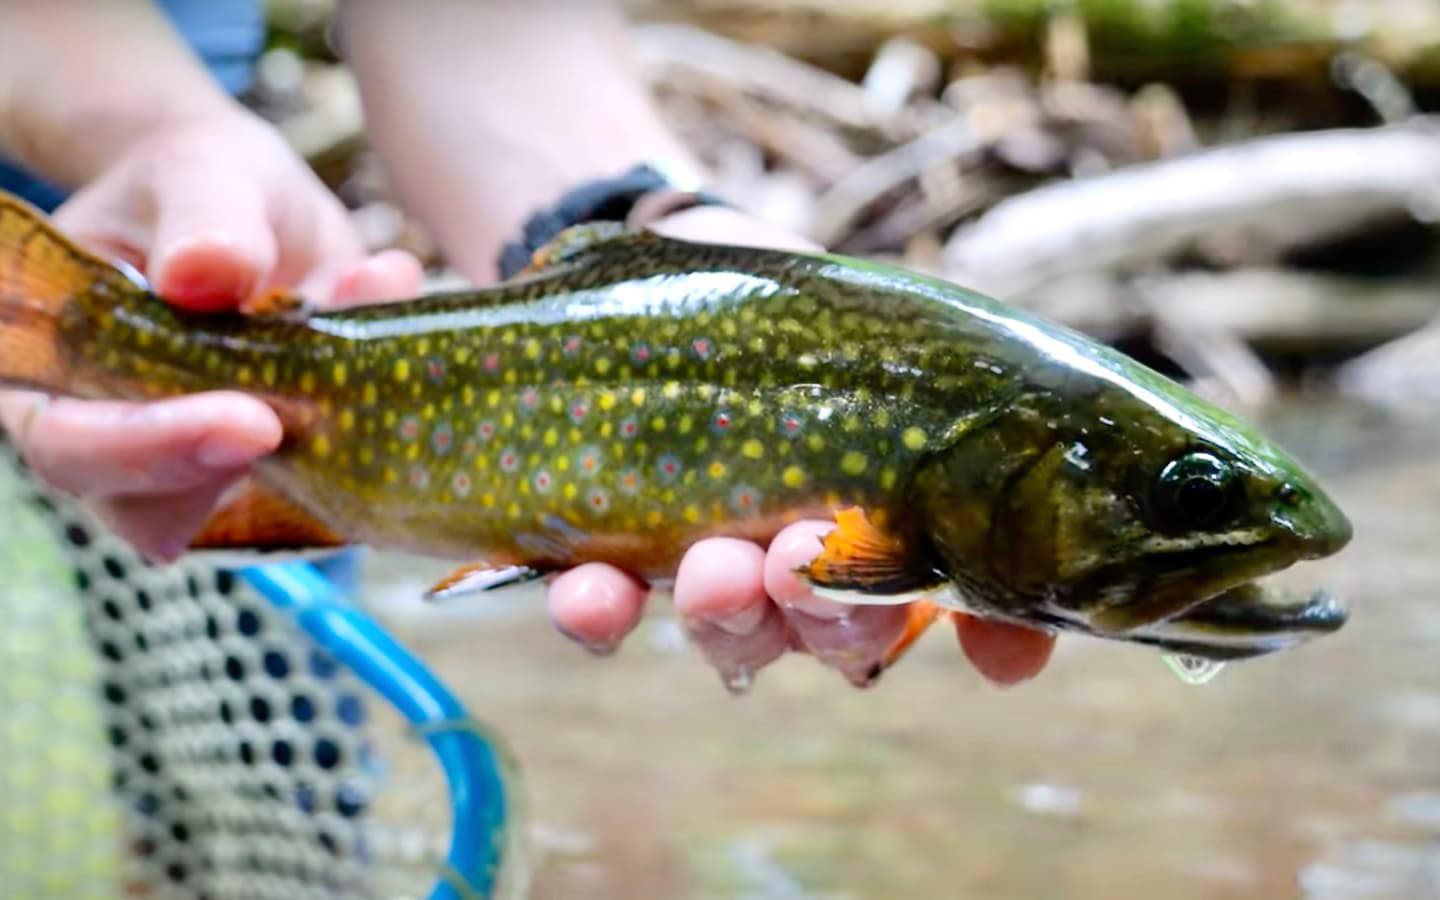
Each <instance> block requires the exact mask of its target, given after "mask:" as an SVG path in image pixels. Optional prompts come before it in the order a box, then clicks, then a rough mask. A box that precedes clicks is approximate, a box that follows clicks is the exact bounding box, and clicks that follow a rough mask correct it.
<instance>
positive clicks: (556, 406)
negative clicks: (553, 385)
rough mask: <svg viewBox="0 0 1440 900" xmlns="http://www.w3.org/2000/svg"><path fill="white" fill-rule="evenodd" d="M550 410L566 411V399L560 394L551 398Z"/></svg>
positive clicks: (555, 411)
mask: <svg viewBox="0 0 1440 900" xmlns="http://www.w3.org/2000/svg"><path fill="white" fill-rule="evenodd" d="M550 411H551V412H553V413H562V412H564V411H565V401H564V400H562V399H560V395H559V394H555V395H554V396H552V397H551V398H550Z"/></svg>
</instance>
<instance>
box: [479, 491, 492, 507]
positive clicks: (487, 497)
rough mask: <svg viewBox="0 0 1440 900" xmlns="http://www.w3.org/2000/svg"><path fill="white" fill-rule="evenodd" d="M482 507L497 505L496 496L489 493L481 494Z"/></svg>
mask: <svg viewBox="0 0 1440 900" xmlns="http://www.w3.org/2000/svg"><path fill="white" fill-rule="evenodd" d="M480 505H481V506H494V505H495V495H494V494H489V493H486V494H481V495H480Z"/></svg>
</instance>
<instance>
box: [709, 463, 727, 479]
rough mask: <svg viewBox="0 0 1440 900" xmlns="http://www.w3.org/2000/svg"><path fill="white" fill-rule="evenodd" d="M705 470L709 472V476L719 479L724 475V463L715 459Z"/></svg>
mask: <svg viewBox="0 0 1440 900" xmlns="http://www.w3.org/2000/svg"><path fill="white" fill-rule="evenodd" d="M707 471H708V472H709V473H710V477H711V478H713V479H715V480H716V481H719V480H720V479H722V478H724V477H725V464H724V463H723V462H721V461H720V460H718V459H717V460H715V461H714V462H712V463H711V464H710V468H709V469H708V470H707Z"/></svg>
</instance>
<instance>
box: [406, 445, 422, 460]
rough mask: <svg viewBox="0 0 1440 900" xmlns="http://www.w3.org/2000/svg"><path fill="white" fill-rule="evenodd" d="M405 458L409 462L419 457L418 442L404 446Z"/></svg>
mask: <svg viewBox="0 0 1440 900" xmlns="http://www.w3.org/2000/svg"><path fill="white" fill-rule="evenodd" d="M405 458H406V459H407V460H409V461H410V462H414V461H415V460H417V459H419V458H420V445H419V444H411V445H410V446H408V447H406V448H405Z"/></svg>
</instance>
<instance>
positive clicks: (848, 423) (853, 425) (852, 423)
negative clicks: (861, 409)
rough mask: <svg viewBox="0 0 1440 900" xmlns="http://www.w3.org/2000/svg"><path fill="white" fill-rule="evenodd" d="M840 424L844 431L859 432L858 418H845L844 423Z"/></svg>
mask: <svg viewBox="0 0 1440 900" xmlns="http://www.w3.org/2000/svg"><path fill="white" fill-rule="evenodd" d="M842 424H843V427H844V428H845V430H846V431H859V430H860V417H859V416H846V417H845V421H844V423H842Z"/></svg>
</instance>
